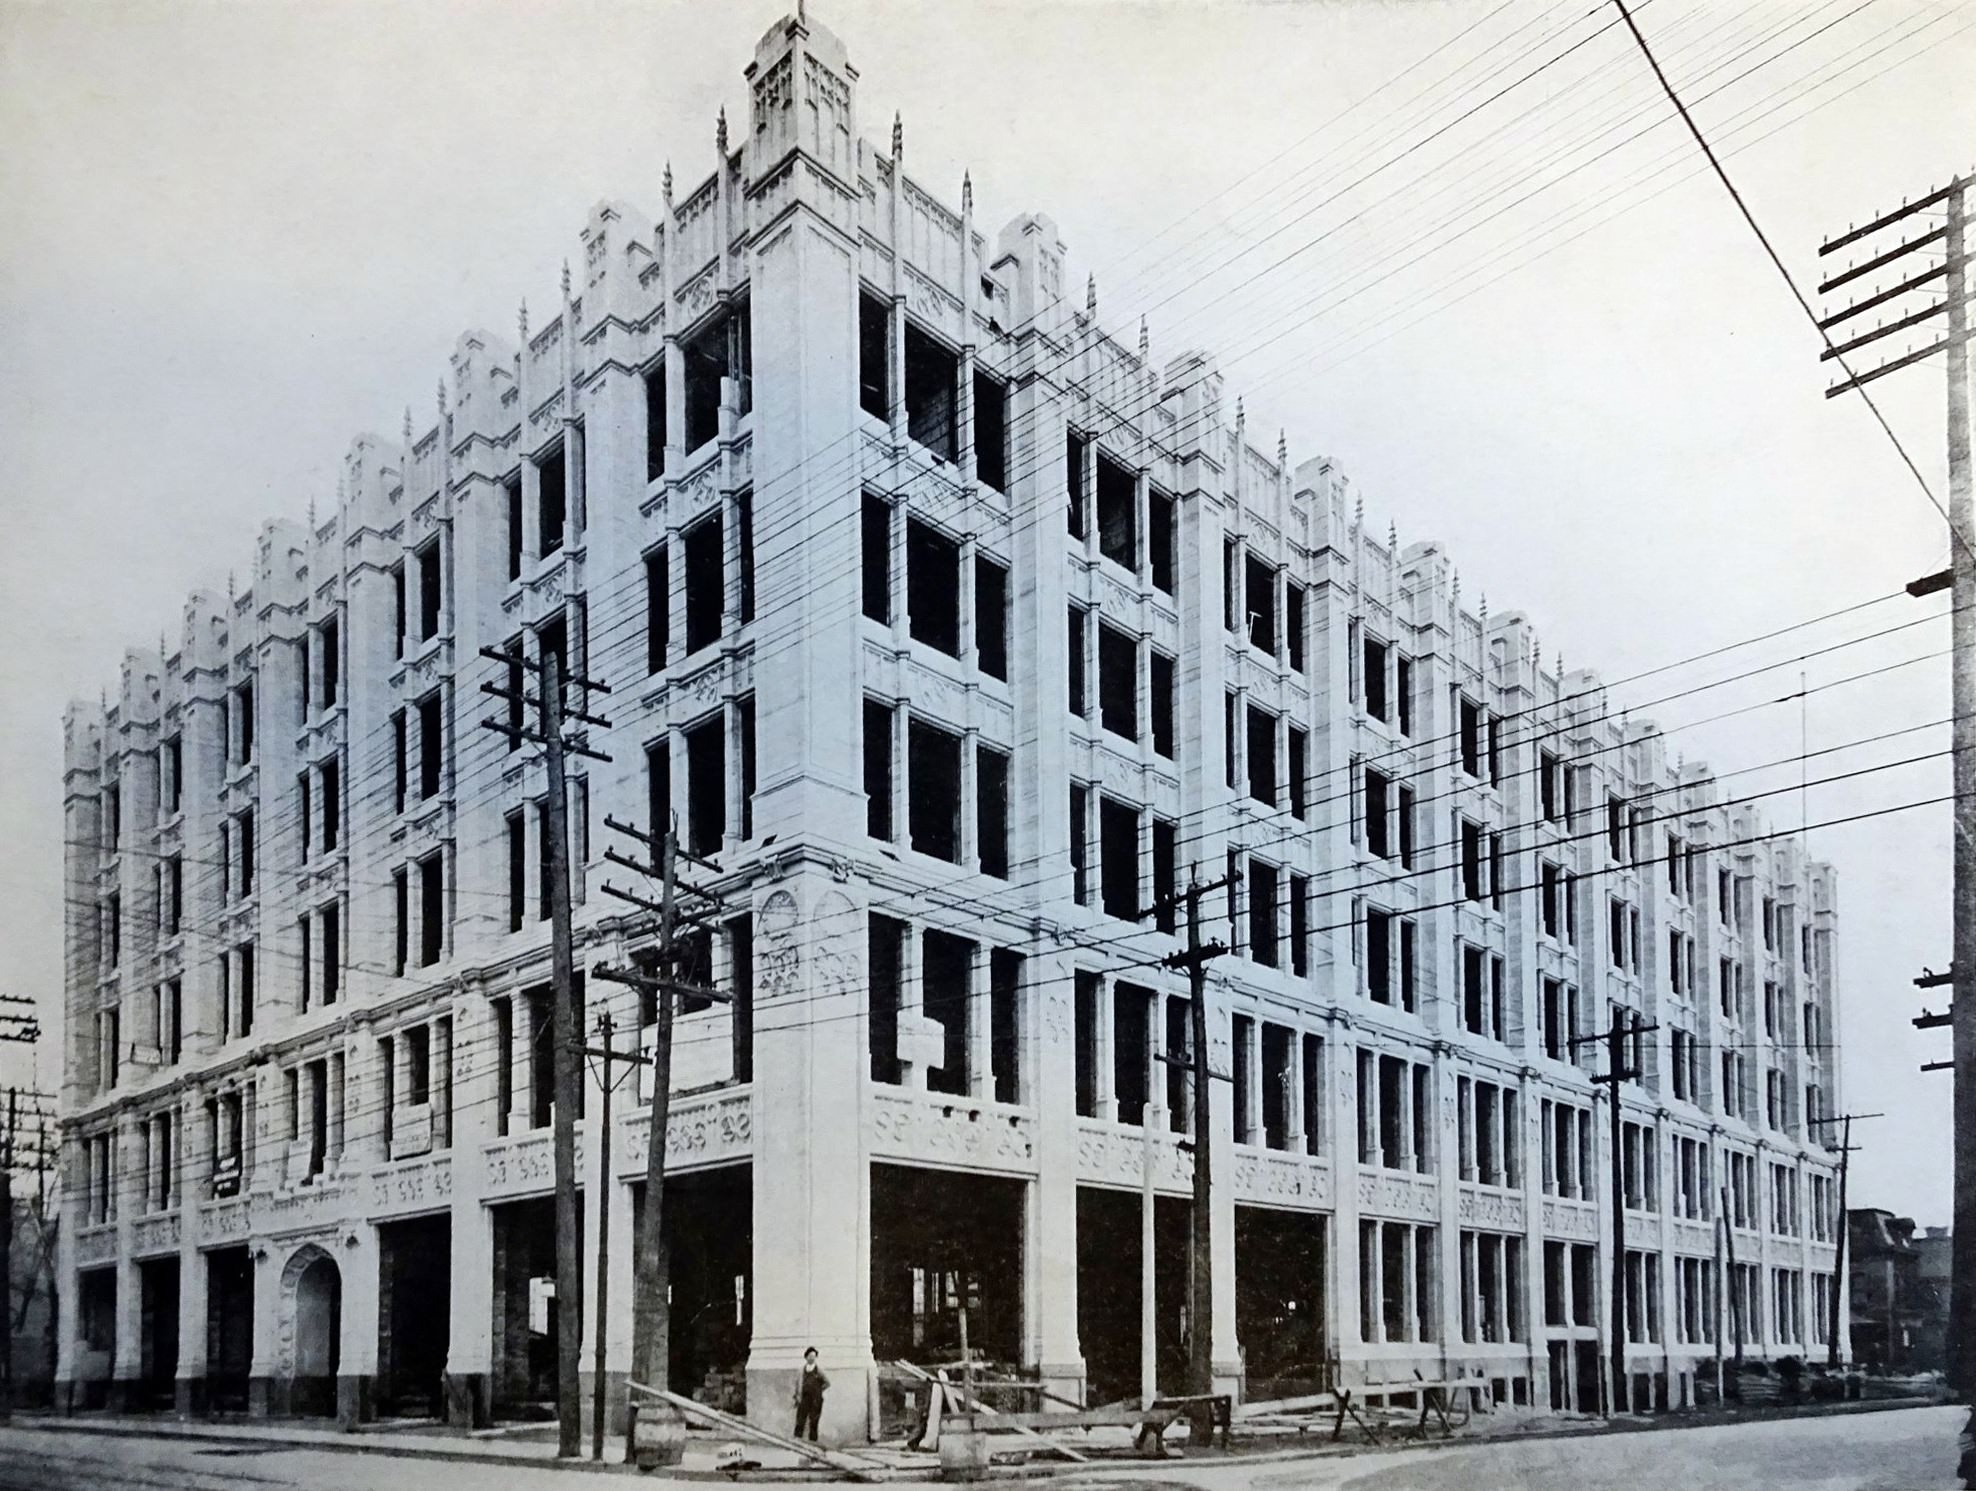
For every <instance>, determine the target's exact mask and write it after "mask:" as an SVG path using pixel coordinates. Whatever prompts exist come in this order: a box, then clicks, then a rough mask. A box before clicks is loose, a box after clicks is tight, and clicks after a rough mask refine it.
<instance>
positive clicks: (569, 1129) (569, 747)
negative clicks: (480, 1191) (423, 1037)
mask: <svg viewBox="0 0 1976 1491" xmlns="http://www.w3.org/2000/svg"><path fill="white" fill-rule="evenodd" d="M540 651H541V656H540V658H539V659H537V660H534V661H531V660H529V659H527V658H524V657H522V656H520V655H519V654H518V653H508V652H499V651H496V650H495V649H493V648H490V647H484V648H482V649H481V656H482V657H485V658H489V659H491V660H493V661H494V662H497V663H500V664H502V665H503V666H504V667H508V668H510V669H512V668H513V667H514V666H516V665H517V664H519V665H520V667H521V668H522V669H523V670H524V671H525V672H528V673H533V674H534V675H535V678H536V698H535V699H534V700H532V701H531V700H529V699H528V698H527V691H526V690H525V689H524V690H523V691H522V692H521V693H520V694H517V693H515V692H514V691H513V690H510V689H507V688H502V687H499V686H497V685H495V684H490V683H483V684H482V685H481V686H480V689H481V692H482V693H484V694H492V695H494V696H495V697H496V698H502V699H507V700H509V701H511V702H512V703H516V704H521V705H526V704H528V703H531V702H532V703H533V704H534V705H535V708H536V728H535V729H534V730H532V731H530V730H524V729H521V728H519V727H517V726H514V725H510V724H508V723H506V722H505V721H496V720H482V721H481V725H482V726H483V728H485V729H489V730H493V731H495V732H497V733H498V734H503V735H507V736H509V737H510V738H512V739H516V740H523V741H529V742H532V743H534V744H536V745H539V746H541V747H542V748H543V750H544V753H545V758H546V761H545V764H546V765H547V767H548V778H549V780H548V789H547V791H546V792H545V793H544V794H543V799H542V811H543V814H544V818H543V822H544V826H545V829H546V832H545V833H544V838H545V840H546V841H547V842H546V843H545V844H544V846H543V848H544V856H545V859H546V863H545V864H544V865H543V869H542V873H543V876H544V878H545V879H546V880H547V881H548V889H549V946H550V964H551V968H552V974H551V977H552V979H553V981H554V989H555V994H554V1004H553V1007H552V1013H551V1016H550V1036H551V1042H550V1062H551V1070H552V1073H553V1077H554V1082H555V1129H554V1134H553V1138H552V1146H553V1148H552V1152H553V1155H554V1166H555V1178H556V1193H555V1213H556V1427H557V1434H556V1454H557V1455H558V1457H560V1458H564V1459H573V1458H575V1457H576V1456H577V1455H579V1454H581V1453H582V1450H583V1386H582V1380H581V1376H580V1368H581V1362H582V1356H583V1255H582V1252H581V1250H580V1247H579V1234H578V1229H579V1227H580V1226H581V1225H582V1217H581V1213H580V1212H579V1211H578V1210H577V1205H576V1187H577V1176H576V1110H577V1105H578V1103H579V1102H580V1101H581V1100H582V1083H583V1068H582V1065H581V1062H582V1059H583V1058H582V1045H583V997H582V995H581V994H580V993H579V992H578V989H577V985H576V966H575V965H576V954H575V947H574V941H575V938H574V933H573V930H572V928H571V925H570V909H569V907H570V895H569V781H568V775H567V766H566V761H567V757H568V755H570V754H572V753H573V754H577V755H583V756H589V757H592V758H594V759H596V760H599V761H608V760H609V759H610V757H608V756H606V755H604V754H603V753H602V752H600V751H593V750H591V749H590V748H589V747H588V746H586V745H583V744H582V743H580V742H566V741H565V740H564V739H563V728H564V724H565V720H566V718H575V719H579V720H582V721H584V722H585V723H588V724H595V725H603V724H606V723H607V722H606V721H603V720H599V719H597V718H596V717H595V716H594V715H591V714H589V713H588V712H586V711H584V710H581V709H577V710H569V709H566V707H565V705H564V701H563V690H564V688H565V687H566V686H569V687H576V688H583V689H596V690H598V691H600V692H603V693H608V692H609V689H608V688H606V687H605V686H604V685H603V684H600V683H594V682H592V681H591V680H589V679H585V678H574V677H572V678H570V679H568V680H567V681H566V680H565V679H564V677H563V667H562V659H561V658H559V657H558V656H557V655H556V654H555V652H554V651H552V650H550V649H548V648H542V649H541V650H540ZM601 1386H602V1384H599V1387H600V1388H601Z"/></svg>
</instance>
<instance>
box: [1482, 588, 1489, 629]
mask: <svg viewBox="0 0 1976 1491" xmlns="http://www.w3.org/2000/svg"><path fill="white" fill-rule="evenodd" d="M1481 616H1482V625H1483V626H1485V627H1486V626H1488V624H1489V592H1488V591H1486V590H1485V591H1483V592H1482V611H1481Z"/></svg>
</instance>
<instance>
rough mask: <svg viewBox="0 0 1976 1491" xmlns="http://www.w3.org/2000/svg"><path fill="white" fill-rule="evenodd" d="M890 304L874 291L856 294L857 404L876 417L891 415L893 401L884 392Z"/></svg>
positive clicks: (886, 378) (887, 367)
mask: <svg viewBox="0 0 1976 1491" xmlns="http://www.w3.org/2000/svg"><path fill="white" fill-rule="evenodd" d="M891 319H892V312H891V308H890V307H889V306H887V305H886V304H885V302H884V301H882V300H880V299H879V298H878V297H877V296H876V295H868V294H864V293H860V294H859V296H858V407H859V408H861V409H863V410H864V412H865V413H867V414H871V415H875V416H877V417H878V418H879V419H890V418H891V417H892V401H891V399H890V398H889V397H887V395H886V385H887V384H888V383H890V382H891V377H890V363H891V358H890V357H889V356H888V355H887V350H886V349H887V344H888V341H889V325H888V323H889V322H890V321H891Z"/></svg>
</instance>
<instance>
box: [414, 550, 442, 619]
mask: <svg viewBox="0 0 1976 1491" xmlns="http://www.w3.org/2000/svg"><path fill="white" fill-rule="evenodd" d="M418 562H419V640H420V641H421V642H430V641H431V640H432V639H433V638H434V637H436V636H438V635H439V611H440V602H441V600H442V599H443V598H444V594H445V591H444V588H443V587H444V584H445V582H444V579H443V577H442V575H441V572H440V565H439V540H438V539H436V538H434V539H431V540H429V541H427V542H426V543H425V544H424V545H422V546H421V547H420V549H419V551H418Z"/></svg>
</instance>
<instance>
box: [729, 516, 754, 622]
mask: <svg viewBox="0 0 1976 1491" xmlns="http://www.w3.org/2000/svg"><path fill="white" fill-rule="evenodd" d="M734 527H735V529H736V532H735V535H734V538H735V544H734V548H735V583H736V584H737V585H738V586H739V587H740V591H741V594H740V595H739V596H738V597H736V599H737V601H738V602H739V605H738V609H739V611H740V619H741V624H742V625H743V626H746V625H747V624H748V623H749V622H751V621H753V620H754V619H755V494H754V493H753V492H737V493H735V496H734Z"/></svg>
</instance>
